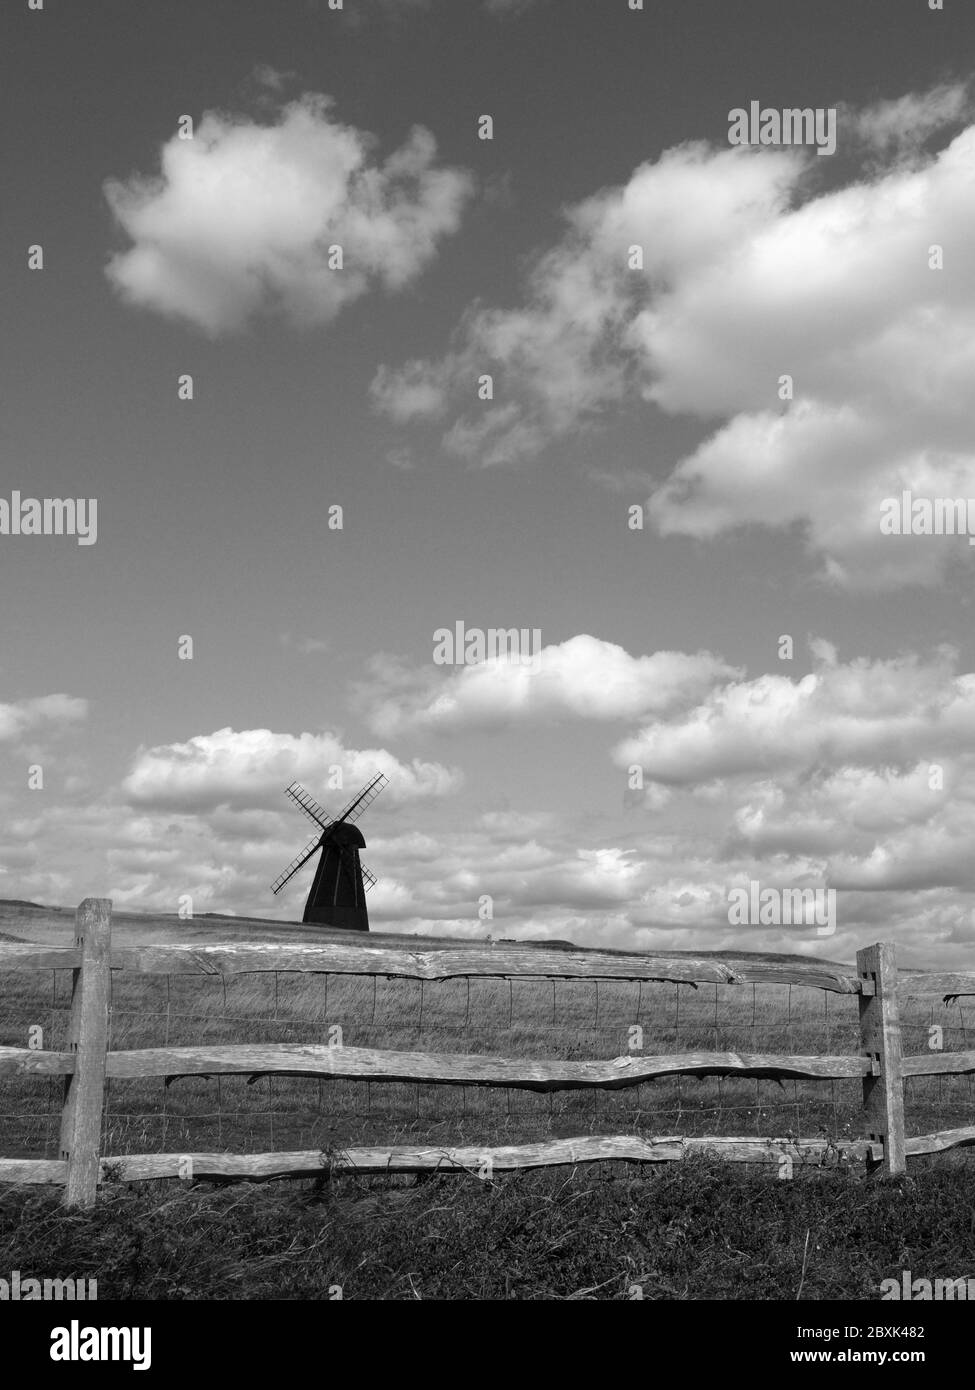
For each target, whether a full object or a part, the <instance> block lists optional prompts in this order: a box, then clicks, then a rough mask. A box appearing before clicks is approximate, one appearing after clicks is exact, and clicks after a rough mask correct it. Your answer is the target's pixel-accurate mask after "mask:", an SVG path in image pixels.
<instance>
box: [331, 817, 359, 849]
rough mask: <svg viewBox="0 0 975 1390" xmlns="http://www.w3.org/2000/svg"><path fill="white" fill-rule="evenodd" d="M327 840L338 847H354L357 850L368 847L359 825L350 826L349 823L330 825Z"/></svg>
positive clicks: (341, 822)
mask: <svg viewBox="0 0 975 1390" xmlns="http://www.w3.org/2000/svg"><path fill="white" fill-rule="evenodd" d="M325 840H326V841H329V840H331V842H332V843H333V844H336V845H354V846H355V847H356V849H365V847H366V842H365V840H364V839H363V835H362V831H361V830H360V829H359V827H358V826H357V825H349V823H348V822H347V821H337V822H336V824H335V825H330V826H329V828H328V829H327V830H326V832H325Z"/></svg>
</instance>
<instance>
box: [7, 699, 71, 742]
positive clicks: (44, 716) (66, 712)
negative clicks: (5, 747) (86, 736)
mask: <svg viewBox="0 0 975 1390" xmlns="http://www.w3.org/2000/svg"><path fill="white" fill-rule="evenodd" d="M87 717H88V701H87V700H82V699H79V698H78V697H76V696H74V695H63V694H61V695H38V696H35V697H34V698H33V699H28V700H18V701H15V702H14V703H13V704H0V743H7V742H13V741H15V740H17V739H20V738H22V737H24V736H25V735H28V734H31V735H33V734H35V733H38V732H40V731H43V732H45V733H57V732H59V731H61V730H63V729H66V728H69V727H70V726H71V725H73V724H78V723H80V722H81V721H82V720H84V719H86V718H87Z"/></svg>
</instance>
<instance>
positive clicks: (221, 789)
mask: <svg viewBox="0 0 975 1390" xmlns="http://www.w3.org/2000/svg"><path fill="white" fill-rule="evenodd" d="M335 768H340V769H341V771H342V786H343V788H344V789H345V792H346V793H347V794H351V793H352V792H354V791H356V790H357V789H358V787H359V785H360V784H361V783H364V782H366V781H368V780H369V779H370V778H371V777H374V776H375V774H376V773H377V772H384V773H385V774H386V776H387V777H388V778H389V787H388V789H387V790H386V792H385V799H386V800H387V801H388V802H389V803H391V804H394V805H395V804H396V803H397V802H407V801H414V800H416V799H417V798H419V797H430V796H433V797H438V796H446V795H448V794H449V793H450V792H452V791H455V790H456V789H457V787H458V786H459V785H460V780H461V777H460V773H459V772H457V771H455V770H451V769H449V768H446V767H444V766H443V765H442V764H440V763H433V762H423V761H421V760H420V759H418V758H414V759H413V760H412V762H410V763H403V762H400V760H399V759H398V758H395V757H394V756H393V755H392V754H391V753H390V752H388V751H387V750H386V749H385V748H367V749H350V748H345V747H344V746H343V745H342V743H341V741H340V740H339V739H338V738H337V736H336V735H335V734H331V733H322V734H310V733H303V734H298V735H292V734H278V733H273V732H272V731H271V730H270V729H242V730H240V732H236V731H235V730H234V729H230V728H227V729H218V730H217V731H216V732H215V733H212V734H199V735H197V736H196V737H194V738H191V739H188V740H187V741H186V742H185V743H169V744H162V745H159V746H158V747H155V748H143V749H140V750H139V752H138V754H137V755H136V757H135V760H134V763H133V766H132V769H131V771H130V772H129V774H128V776H127V778H126V779H125V782H124V784H123V790H124V792H125V794H126V795H127V796H128V797H129V798H130V800H131V801H132V802H133V803H134V804H136V805H143V806H155V807H167V806H169V807H174V808H178V809H183V810H190V809H194V810H205V809H212V808H214V807H217V806H220V805H228V806H231V807H256V806H267V805H271V806H274V807H277V806H278V805H279V804H280V800H279V799H280V796H281V792H282V790H283V788H284V787H286V786H287V785H288V784H289V783H290V782H293V781H300V782H303V783H306V784H307V788H308V790H309V791H310V792H311V793H312V795H313V796H314V797H315V798H316V800H323V798H322V796H320V795H319V792H320V791H321V789H322V788H323V787H325V786H326V785H327V784H328V782H329V779H330V777H331V776H332V773H333V770H334V769H335ZM337 797H338V799H339V800H345V799H347V795H345V796H343V793H342V792H339V793H338V794H337ZM327 809H334V810H338V809H339V807H338V805H336V806H335V807H334V808H331V807H329V808H327Z"/></svg>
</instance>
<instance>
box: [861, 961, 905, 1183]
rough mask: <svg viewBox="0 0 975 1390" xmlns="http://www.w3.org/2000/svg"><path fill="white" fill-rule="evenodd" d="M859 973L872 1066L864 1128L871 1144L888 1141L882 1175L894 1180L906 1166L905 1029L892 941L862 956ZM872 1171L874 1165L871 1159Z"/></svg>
mask: <svg viewBox="0 0 975 1390" xmlns="http://www.w3.org/2000/svg"><path fill="white" fill-rule="evenodd" d="M857 974H858V975H859V976H860V982H861V984H862V985H863V987H864V988H863V992H862V993H861V994H860V999H859V1003H860V1047H861V1052H862V1053H863V1054H865V1055H866V1056H867V1057H869V1058H870V1060H871V1061H872V1062H873V1074H872V1075H871V1076H865V1077H864V1078H863V1120H864V1128H865V1131H866V1136H867V1138H868V1139H876V1140H881V1141H882V1142H883V1146H884V1156H883V1162H882V1166H883V1171H884V1174H885V1175H886V1176H887V1177H893V1176H894V1175H895V1174H897V1173H903V1172H904V1171H905V1170H906V1167H907V1155H906V1153H905V1151H904V1078H903V1075H902V1072H901V1025H900V1012H899V1009H898V1005H897V961H896V957H895V953H894V944H893V942H892V941H882V942H879V943H878V944H877V945H875V946H867V947H866V948H865V949H864V950H862V951H857ZM867 1166H868V1168H869V1167H870V1166H871V1163H870V1160H869V1159H868V1161H867ZM873 1166H876V1165H873Z"/></svg>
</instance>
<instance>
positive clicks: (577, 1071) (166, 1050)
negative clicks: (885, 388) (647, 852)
mask: <svg viewBox="0 0 975 1390" xmlns="http://www.w3.org/2000/svg"><path fill="white" fill-rule="evenodd" d="M869 1069H870V1063H869V1062H868V1061H867V1060H866V1059H865V1058H862V1057H852V1056H835V1057H793V1056H790V1055H788V1054H779V1053H774V1054H773V1053H737V1052H681V1053H677V1054H674V1055H671V1056H646V1055H642V1054H638V1053H629V1054H627V1055H626V1056H623V1057H615V1058H612V1059H610V1060H605V1061H602V1060H593V1061H565V1060H562V1059H558V1058H557V1059H554V1060H547V1061H537V1060H535V1059H534V1058H508V1057H490V1056H481V1055H471V1054H467V1055H465V1054H462V1053H428V1052H395V1051H384V1050H382V1049H379V1048H370V1047H327V1046H323V1045H314V1044H307V1045H302V1044H298V1043H260V1044H254V1045H249V1044H213V1045H208V1046H202V1047H156V1048H146V1049H143V1050H141V1051H138V1052H110V1053H109V1054H108V1063H107V1075H108V1076H110V1077H112V1078H118V1077H145V1076H172V1077H175V1076H201V1075H207V1074H210V1075H218V1074H224V1075H226V1074H228V1073H232V1074H237V1075H245V1074H258V1075H262V1074H264V1073H273V1074H275V1075H278V1076H318V1077H321V1076H330V1077H333V1078H335V1079H342V1080H357V1079H358V1080H368V1081H419V1082H441V1083H444V1084H446V1085H468V1086H511V1087H515V1088H517V1089H520V1090H529V1091H564V1090H578V1089H582V1088H587V1087H589V1088H599V1089H602V1090H610V1091H613V1090H621V1089H623V1088H625V1087H627V1086H638V1085H639V1084H640V1083H641V1082H643V1081H647V1080H650V1079H651V1078H653V1077H656V1076H675V1075H684V1076H728V1075H732V1074H735V1075H740V1076H754V1077H773V1078H775V1077H799V1078H811V1079H821V1080H822V1079H830V1078H844V1077H858V1076H860V1077H862V1076H866V1075H867V1074H868V1073H869Z"/></svg>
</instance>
